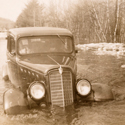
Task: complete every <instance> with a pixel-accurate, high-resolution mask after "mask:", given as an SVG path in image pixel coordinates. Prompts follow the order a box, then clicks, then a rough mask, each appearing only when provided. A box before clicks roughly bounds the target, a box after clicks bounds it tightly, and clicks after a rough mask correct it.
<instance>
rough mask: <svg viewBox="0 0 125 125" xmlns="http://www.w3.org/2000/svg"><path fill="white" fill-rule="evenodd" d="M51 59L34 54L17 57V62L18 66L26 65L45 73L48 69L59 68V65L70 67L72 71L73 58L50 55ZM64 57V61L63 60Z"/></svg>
mask: <svg viewBox="0 0 125 125" xmlns="http://www.w3.org/2000/svg"><path fill="white" fill-rule="evenodd" d="M52 59H54V60H52ZM52 59H51V58H48V57H47V58H46V57H44V56H34V57H27V58H22V59H18V60H17V63H19V65H20V66H23V67H27V68H29V69H31V70H36V71H39V72H42V73H44V74H47V72H48V71H49V70H51V69H56V68H59V67H60V66H61V67H62V68H64V67H65V68H70V69H71V70H72V71H74V69H73V68H74V63H73V62H74V61H75V60H74V59H71V58H70V57H69V56H58V58H57V56H52ZM64 59H65V60H66V61H64ZM54 61H55V62H54Z"/></svg>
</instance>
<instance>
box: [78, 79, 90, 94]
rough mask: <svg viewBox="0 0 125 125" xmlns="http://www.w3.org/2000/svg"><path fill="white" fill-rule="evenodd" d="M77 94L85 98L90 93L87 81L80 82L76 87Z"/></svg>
mask: <svg viewBox="0 0 125 125" xmlns="http://www.w3.org/2000/svg"><path fill="white" fill-rule="evenodd" d="M76 89H77V92H78V93H79V94H80V95H82V96H87V95H88V94H89V93H90V92H91V85H90V83H89V81H87V80H80V81H78V83H77V85H76Z"/></svg>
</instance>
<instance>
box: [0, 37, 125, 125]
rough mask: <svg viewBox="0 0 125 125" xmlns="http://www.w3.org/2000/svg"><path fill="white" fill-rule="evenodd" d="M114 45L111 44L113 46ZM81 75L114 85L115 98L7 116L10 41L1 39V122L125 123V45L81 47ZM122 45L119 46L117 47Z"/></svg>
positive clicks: (32, 124)
mask: <svg viewBox="0 0 125 125" xmlns="http://www.w3.org/2000/svg"><path fill="white" fill-rule="evenodd" d="M109 46H110V47H109ZM77 47H78V49H79V53H78V54H77V57H78V60H77V62H78V76H77V77H78V78H87V79H88V80H89V81H90V82H92V83H97V82H98V83H103V84H108V85H109V86H111V88H112V90H113V94H114V100H113V101H108V102H93V103H81V104H79V105H76V106H74V107H68V108H67V109H66V110H63V109H61V108H58V107H56V108H53V109H51V110H47V109H37V108H36V109H31V110H28V111H25V113H23V114H20V115H5V114H4V112H3V100H2V96H3V92H4V91H5V90H7V89H8V88H9V82H4V81H3V80H2V74H1V71H2V64H3V63H4V62H5V60H6V56H5V51H6V40H4V39H1V40H0V125H124V124H125V119H124V117H125V69H124V68H122V67H124V65H123V64H125V53H124V46H123V45H121V44H118V45H116V44H106V45H102V44H99V45H98V44H97V45H95V44H93V45H92V44H91V46H89V45H86V46H77ZM113 47H114V48H113ZM117 48H119V49H117Z"/></svg>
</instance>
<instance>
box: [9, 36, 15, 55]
mask: <svg viewBox="0 0 125 125" xmlns="http://www.w3.org/2000/svg"><path fill="white" fill-rule="evenodd" d="M14 52H15V41H14V38H13V37H10V53H14Z"/></svg>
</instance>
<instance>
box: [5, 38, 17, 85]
mask: <svg viewBox="0 0 125 125" xmlns="http://www.w3.org/2000/svg"><path fill="white" fill-rule="evenodd" d="M15 45H16V44H15V40H14V37H13V36H9V38H8V42H7V64H8V75H9V79H10V81H11V82H12V84H15V85H16V86H18V66H17V63H16V46H15Z"/></svg>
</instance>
